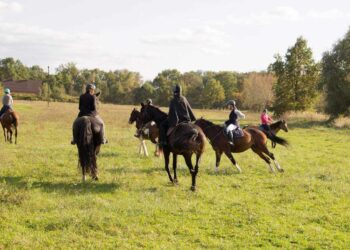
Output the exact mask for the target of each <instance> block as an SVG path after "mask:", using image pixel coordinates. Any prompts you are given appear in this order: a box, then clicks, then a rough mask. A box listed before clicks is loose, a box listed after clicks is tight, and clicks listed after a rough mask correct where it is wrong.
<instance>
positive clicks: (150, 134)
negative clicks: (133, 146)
mask: <svg viewBox="0 0 350 250" xmlns="http://www.w3.org/2000/svg"><path fill="white" fill-rule="evenodd" d="M139 116H140V111H138V110H137V109H136V108H134V109H133V110H132V111H131V113H130V118H129V124H133V123H134V122H136V129H137V130H136V134H135V135H134V136H135V137H136V138H138V139H139V140H140V147H139V154H142V152H143V153H144V155H145V156H148V151H147V147H146V143H145V140H150V141H151V142H152V143H153V144H155V145H156V149H155V151H154V155H155V156H159V155H160V152H159V147H158V137H159V129H158V128H157V124H156V123H155V122H153V121H151V122H148V123H146V124H145V126H142V124H141V123H140V120H139Z"/></svg>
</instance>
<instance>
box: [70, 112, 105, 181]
mask: <svg viewBox="0 0 350 250" xmlns="http://www.w3.org/2000/svg"><path fill="white" fill-rule="evenodd" d="M100 133H101V127H100V126H98V125H97V123H96V121H95V118H94V117H90V116H82V117H79V118H77V119H76V120H75V121H74V124H73V137H74V141H75V142H76V143H77V148H78V155H79V164H78V165H80V166H81V169H82V180H83V182H85V180H86V174H90V175H91V177H92V179H93V180H98V177H97V155H98V153H99V152H100V147H101V135H100Z"/></svg>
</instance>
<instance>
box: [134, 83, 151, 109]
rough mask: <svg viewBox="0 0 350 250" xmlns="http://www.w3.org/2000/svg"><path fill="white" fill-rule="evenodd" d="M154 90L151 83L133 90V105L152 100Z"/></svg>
mask: <svg viewBox="0 0 350 250" xmlns="http://www.w3.org/2000/svg"><path fill="white" fill-rule="evenodd" d="M154 93H155V89H154V87H153V85H152V82H145V83H144V84H143V85H142V86H141V87H139V88H137V89H135V90H134V103H136V104H138V103H141V102H145V101H146V100H147V99H149V98H151V99H153V98H154Z"/></svg>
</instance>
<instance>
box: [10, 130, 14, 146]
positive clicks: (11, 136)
mask: <svg viewBox="0 0 350 250" xmlns="http://www.w3.org/2000/svg"><path fill="white" fill-rule="evenodd" d="M12 134H13V132H12V129H10V143H12Z"/></svg>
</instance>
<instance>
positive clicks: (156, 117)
mask: <svg viewBox="0 0 350 250" xmlns="http://www.w3.org/2000/svg"><path fill="white" fill-rule="evenodd" d="M141 106H142V108H141V115H140V120H141V121H142V123H147V122H149V121H155V122H156V124H157V126H158V127H159V126H160V124H161V123H162V122H163V121H164V120H165V119H167V118H168V115H167V114H166V113H164V112H163V111H161V110H160V109H159V108H157V107H155V106H153V105H144V104H141ZM204 145H205V135H204V133H203V131H202V129H201V128H200V127H198V126H196V125H194V124H191V123H181V124H179V125H177V126H176V127H175V128H174V129H172V131H171V133H170V135H169V138H168V145H167V146H164V147H163V152H164V160H165V170H166V172H167V173H168V177H169V180H170V181H171V182H172V183H177V175H176V167H177V156H178V155H182V156H183V157H184V159H185V161H186V165H187V167H188V169H189V170H190V173H191V176H192V186H191V190H192V191H195V189H196V176H197V173H198V169H199V163H200V159H201V156H202V154H203V151H204ZM170 153H173V170H174V178H173V177H172V176H171V174H170V171H169V157H170ZM193 154H195V155H196V164H195V166H194V167H193V164H192V155H193Z"/></svg>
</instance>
